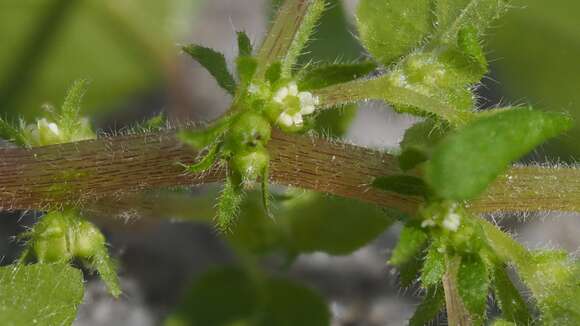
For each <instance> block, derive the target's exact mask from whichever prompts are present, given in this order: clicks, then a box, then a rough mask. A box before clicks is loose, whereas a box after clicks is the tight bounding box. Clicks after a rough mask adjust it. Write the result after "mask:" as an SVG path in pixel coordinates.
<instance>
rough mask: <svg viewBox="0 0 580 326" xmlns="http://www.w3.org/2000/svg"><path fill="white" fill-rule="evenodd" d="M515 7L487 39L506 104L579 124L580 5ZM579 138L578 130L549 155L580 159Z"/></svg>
mask: <svg viewBox="0 0 580 326" xmlns="http://www.w3.org/2000/svg"><path fill="white" fill-rule="evenodd" d="M514 7H515V8H514V9H513V10H511V11H510V12H509V13H508V14H507V15H506V16H505V17H504V18H502V20H501V21H500V22H499V23H498V24H496V26H497V28H495V29H493V30H492V31H491V32H490V33H489V38H488V41H489V43H490V44H489V48H490V49H493V50H492V52H491V53H490V56H491V57H492V58H493V59H494V60H492V65H493V68H494V70H495V72H496V75H497V76H495V77H496V78H497V80H498V82H499V86H500V87H501V88H503V89H502V91H504V92H505V95H506V99H505V101H506V102H509V103H522V102H526V103H529V104H531V105H532V106H533V107H534V108H538V109H546V110H552V111H559V112H562V111H567V112H570V113H571V114H572V116H573V117H574V118H575V120H576V121H578V120H580V91H579V90H580V64H579V63H578V58H580V24H579V23H578V13H579V12H580V2H578V1H575V0H557V1H542V0H517V1H514ZM491 84H492V85H493V82H491ZM578 137H580V124H576V127H575V129H573V131H571V132H570V133H568V136H567V137H560V138H559V139H558V140H556V141H554V142H553V143H552V144H553V147H546V151H547V152H548V153H549V154H550V155H554V156H560V157H561V159H563V160H568V159H571V156H576V157H577V156H578V155H579V154H580V147H579V146H578V140H577V139H578Z"/></svg>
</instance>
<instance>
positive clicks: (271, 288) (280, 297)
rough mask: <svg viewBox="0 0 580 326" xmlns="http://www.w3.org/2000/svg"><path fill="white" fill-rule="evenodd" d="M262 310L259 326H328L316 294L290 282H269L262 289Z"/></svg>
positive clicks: (328, 322)
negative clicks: (264, 296) (263, 289)
mask: <svg viewBox="0 0 580 326" xmlns="http://www.w3.org/2000/svg"><path fill="white" fill-rule="evenodd" d="M265 292H266V298H265V300H264V301H265V306H263V307H262V308H261V310H262V311H261V313H260V314H259V315H260V317H259V318H258V322H257V325H258V326H271V325H276V326H296V325H303V326H328V325H330V312H329V310H328V307H327V305H326V303H325V302H324V299H323V298H322V297H321V296H320V295H319V294H317V293H316V292H314V291H312V290H310V289H309V288H306V287H304V286H302V285H299V284H296V283H294V282H291V281H289V280H285V279H280V278H272V279H270V280H268V281H267V283H266V285H265Z"/></svg>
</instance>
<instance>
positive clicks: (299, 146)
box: [0, 131, 580, 214]
mask: <svg viewBox="0 0 580 326" xmlns="http://www.w3.org/2000/svg"><path fill="white" fill-rule="evenodd" d="M268 147H269V148H268V149H269V151H270V153H271V157H272V165H271V181H272V182H273V183H276V184H281V185H286V186H295V187H300V188H305V189H310V190H315V191H319V192H325V193H329V194H333V195H337V196H343V197H350V198H354V199H359V200H361V201H365V202H370V203H375V204H377V205H380V206H383V207H389V208H394V209H398V210H400V211H401V212H403V213H408V214H412V213H414V212H415V211H416V210H417V208H418V207H419V205H420V204H421V202H422V201H421V199H420V198H418V197H405V196H402V195H399V194H395V193H390V192H384V191H380V190H377V189H374V188H372V187H371V186H370V184H371V182H372V181H373V180H374V178H376V177H378V176H388V175H397V174H402V172H401V171H400V169H399V167H398V163H397V159H396V158H395V157H394V156H392V155H389V154H386V153H383V152H379V151H374V150H370V149H366V148H362V147H358V146H354V145H349V144H344V143H340V142H333V141H329V140H325V139H321V138H316V137H309V136H295V135H286V134H283V133H281V132H278V131H276V132H274V134H273V139H272V141H271V142H270V144H269V146H268ZM196 156H197V153H196V152H195V151H194V150H192V149H191V148H189V147H188V146H186V145H183V144H181V143H180V142H179V141H178V140H177V138H176V137H175V131H165V132H159V133H150V134H145V135H143V134H141V135H128V136H115V137H105V138H102V139H99V140H93V141H83V142H76V143H69V144H62V145H54V146H46V147H38V148H33V149H20V148H3V149H0V208H2V209H38V210H43V209H46V208H49V207H54V206H57V207H58V206H62V205H77V204H79V205H82V204H87V203H94V202H96V201H98V200H101V199H104V198H108V199H109V200H114V201H115V200H122V199H123V197H125V196H126V195H129V194H130V193H135V192H139V191H143V190H147V189H156V188H166V187H176V186H192V185H199V184H204V183H211V182H217V181H220V180H222V178H223V177H224V173H223V172H224V171H223V170H220V169H219V168H217V167H216V168H213V169H212V170H210V171H209V172H207V173H204V174H196V175H191V174H186V173H184V169H183V167H182V166H180V165H179V164H177V162H181V163H185V164H191V163H193V161H194V158H195V157H196ZM469 207H470V209H471V211H473V212H496V211H509V212H533V211H571V212H580V170H578V169H575V168H550V167H538V166H529V167H514V168H512V169H511V170H509V171H508V173H507V174H505V175H503V176H501V177H500V178H499V179H498V180H497V181H496V182H495V183H494V184H493V185H492V186H491V187H490V189H489V190H488V191H487V193H485V194H483V195H482V196H481V197H480V198H479V199H478V200H476V201H474V202H472V203H470V204H469Z"/></svg>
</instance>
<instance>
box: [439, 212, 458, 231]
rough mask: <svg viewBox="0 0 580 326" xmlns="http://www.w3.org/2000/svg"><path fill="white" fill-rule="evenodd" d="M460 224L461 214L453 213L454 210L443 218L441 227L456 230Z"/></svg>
mask: <svg viewBox="0 0 580 326" xmlns="http://www.w3.org/2000/svg"><path fill="white" fill-rule="evenodd" d="M460 224H461V216H459V214H457V213H455V212H454V211H450V212H449V213H448V214H447V215H446V216H445V219H443V227H444V228H446V229H447V230H449V231H453V232H455V231H457V229H458V228H459V225H460Z"/></svg>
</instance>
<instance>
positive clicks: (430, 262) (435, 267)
mask: <svg viewBox="0 0 580 326" xmlns="http://www.w3.org/2000/svg"><path fill="white" fill-rule="evenodd" d="M443 274H445V255H443V253H441V252H440V250H439V245H438V243H437V242H433V243H431V245H430V246H429V249H428V251H427V255H426V256H425V263H424V264H423V270H422V271H421V284H422V286H423V287H424V288H426V289H429V288H431V287H433V286H437V285H439V284H440V283H441V280H442V279H443Z"/></svg>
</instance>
